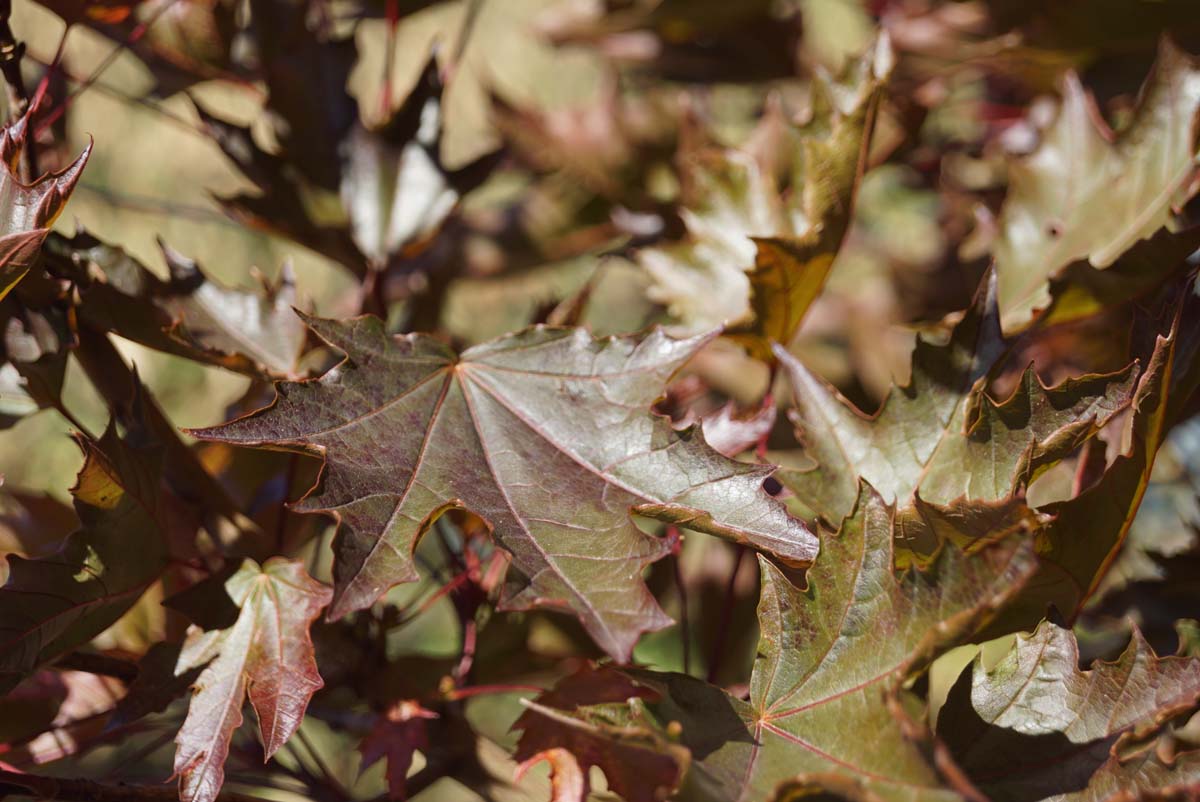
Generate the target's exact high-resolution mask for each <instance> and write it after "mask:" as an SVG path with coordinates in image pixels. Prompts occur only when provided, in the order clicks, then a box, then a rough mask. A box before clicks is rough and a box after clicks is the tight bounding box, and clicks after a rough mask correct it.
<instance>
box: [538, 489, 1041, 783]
mask: <svg viewBox="0 0 1200 802" xmlns="http://www.w3.org/2000/svg"><path fill="white" fill-rule="evenodd" d="M893 519H894V512H893V510H892V509H891V508H889V507H888V505H886V504H884V502H883V501H882V499H881V498H880V497H879V495H878V494H876V493H875V492H874V491H873V490H871V489H870V488H869V487H867V486H865V485H864V487H863V490H862V493H861V495H860V497H859V500H858V504H857V506H856V511H855V513H854V515H853V516H852V517H851V518H848V519H847V520H846V521H845V522H844V524H843V526H842V529H841V531H840V532H839V533H838V534H837V535H836V536H829V537H826V538H823V539H822V542H821V554H820V556H819V557H818V558H817V561H816V562H815V563H814V564H813V566H812V567H811V568H810V569H809V570H808V573H807V587H806V588H805V589H803V590H801V589H799V588H796V587H794V586H793V585H792V584H791V583H790V582H789V581H788V580H787V578H786V577H785V576H784V575H783V574H782V573H781V572H780V571H779V569H777V568H775V567H774V566H772V565H771V563H769V562H767V561H766V560H760V566H761V569H762V576H763V589H762V598H761V601H760V603H759V611H758V612H759V624H760V628H761V640H760V642H759V649H758V657H757V659H756V661H755V666H754V673H753V676H752V679H751V685H750V699H749V701H742V700H740V699H738V698H735V697H732V696H729V695H728V694H726V693H725V692H724V691H722V690H720V689H718V688H715V687H713V686H710V685H707V684H705V683H702V682H700V681H699V680H695V679H692V678H690V677H685V676H682V675H671V674H655V673H652V672H634V673H631V674H629V675H628V676H629V677H630V678H631V679H632V680H633V681H634V682H635V683H636V684H637V685H638V686H640V688H641V690H640V691H639V693H637V694H632V693H631V694H629V695H631V696H632V695H639V696H643V697H645V705H646V707H647V708H648V710H649V711H651V713H652V714H653V716H654V717H655V720H657V721H658V722H661V723H663V724H664V725H665V723H666V722H671V721H674V722H678V724H677V725H676V728H677V731H678V733H679V736H678V737H679V741H680V743H682V744H683V745H684V746H686V747H688V749H689V750H690V752H691V760H692V767H691V769H690V770H689V771H688V773H687V776H686V777H685V779H684V783H683V787H682V790H681V792H680V795H681V798H684V799H689V800H700V799H703V800H759V799H768V798H772V794H773V792H774V791H775V789H776V788H777V787H778V786H780V784H781V783H785V782H786V781H789V780H791V779H793V778H795V777H797V776H798V775H807V776H822V775H833V776H835V777H839V778H843V779H845V780H848V781H851V782H854V783H858V784H861V786H862V787H863V788H864V789H866V791H867V792H870V793H872V794H874V795H875V797H872V798H876V797H877V798H879V799H885V800H893V799H895V800H926V799H946V800H951V799H957V798H958V797H957V796H956V795H955V794H954V793H953V792H951V791H949V790H947V789H945V788H944V787H943V785H942V782H941V779H940V778H939V776H938V775H937V773H936V772H935V771H934V770H933V769H932V768H931V766H930V765H929V764H928V763H927V762H926V760H925V758H924V756H923V755H922V753H921V751H920V750H919V749H918V747H917V746H916V745H915V744H914V743H913V742H912V741H910V740H908V739H907V738H906V737H905V736H904V735H903V734H902V732H901V730H900V727H899V725H898V724H897V723H896V720H895V719H894V717H893V714H892V713H891V712H890V711H889V709H888V706H887V703H886V701H885V694H886V692H888V691H889V690H891V689H893V688H894V687H895V685H896V684H898V683H899V682H900V681H901V680H902V679H903V678H905V677H906V676H907V674H908V673H909V672H910V671H912V670H913V669H914V668H918V667H920V666H922V665H923V664H924V663H925V661H927V660H929V659H931V658H932V657H933V656H935V655H936V654H937V653H938V652H939V651H940V650H942V649H944V648H948V647H949V646H951V645H953V644H954V643H956V642H957V641H959V640H961V639H963V638H966V637H969V636H970V635H971V634H972V633H973V632H974V631H976V630H977V629H978V628H979V627H980V626H981V625H982V624H984V623H985V622H986V621H987V620H988V619H989V618H990V617H991V616H992V615H994V613H995V612H996V610H997V609H999V607H1000V606H1001V605H1003V604H1004V603H1005V602H1006V600H1007V599H1009V598H1011V596H1012V595H1013V594H1015V593H1016V592H1017V591H1018V590H1019V589H1020V587H1021V586H1022V584H1023V583H1024V582H1025V581H1026V580H1027V579H1028V578H1029V577H1030V576H1031V575H1032V574H1033V571H1034V567H1035V560H1034V556H1033V549H1032V544H1031V543H1030V542H1029V541H1028V540H1027V539H1020V538H1010V539H1008V540H1006V541H1005V542H1003V543H1000V544H997V545H993V546H991V547H989V548H985V549H982V550H980V551H979V552H977V553H976V554H974V555H972V556H970V557H968V556H966V555H964V554H963V553H962V552H960V551H958V550H957V549H955V548H954V547H946V548H945V549H943V551H942V552H941V553H940V554H939V556H938V558H937V560H936V561H935V562H934V564H933V565H932V567H931V569H930V570H929V571H928V572H918V571H914V570H910V571H906V572H903V573H901V574H899V575H897V574H896V573H895V572H894V570H893V562H892V561H893V537H892V527H893ZM559 693H560V695H562V697H563V698H567V699H569V698H571V697H570V695H569V693H567V692H565V691H560V692H559ZM569 712H570V710H569V708H567V710H566V711H564V715H566V714H567V713H569ZM590 712H591V711H588V713H589V714H590ZM529 715H532V714H529ZM575 715H576V716H578V715H580V714H579V713H575ZM610 782H611V780H610Z"/></svg>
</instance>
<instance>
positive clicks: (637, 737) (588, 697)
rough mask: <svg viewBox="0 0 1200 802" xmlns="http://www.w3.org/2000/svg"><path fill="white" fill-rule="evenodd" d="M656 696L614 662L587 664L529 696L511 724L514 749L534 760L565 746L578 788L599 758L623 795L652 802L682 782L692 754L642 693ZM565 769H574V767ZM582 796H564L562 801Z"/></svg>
mask: <svg viewBox="0 0 1200 802" xmlns="http://www.w3.org/2000/svg"><path fill="white" fill-rule="evenodd" d="M657 698H658V694H657V693H655V692H654V691H652V690H651V689H649V688H647V687H646V686H645V685H644V684H642V683H639V682H638V681H637V680H636V679H635V678H632V677H629V676H626V675H625V674H623V673H621V672H620V671H617V670H615V669H613V668H610V667H606V668H600V669H590V668H585V669H582V670H580V671H578V672H576V673H575V674H573V675H572V676H571V677H568V678H567V679H566V680H564V681H563V683H562V684H561V685H560V686H559V687H558V688H555V689H554V690H551V691H548V692H546V693H544V694H542V695H541V696H539V697H538V699H537V701H536V702H530V703H527V705H528V707H529V710H527V711H526V712H525V713H524V714H522V716H521V717H520V718H519V719H517V722H516V723H515V724H514V725H513V728H514V729H520V730H522V731H523V732H522V734H521V740H520V743H518V745H517V752H516V757H517V759H518V760H522V761H534V760H537V759H538V758H539V756H542V755H552V754H553V753H555V750H563V751H565V752H567V753H568V754H569V755H571V756H572V757H573V758H574V761H575V762H576V764H577V765H578V767H579V768H580V769H581V772H580V773H581V774H582V775H583V777H582V779H583V783H582V787H581V788H580V790H581V791H585V790H586V788H587V773H588V771H589V770H590V769H591V768H592V767H593V766H597V767H599V768H600V769H601V770H602V771H603V772H604V775H605V777H606V778H607V780H608V786H609V788H611V789H612V790H613V791H615V792H616V793H618V794H620V795H621V798H622V799H624V800H625V801H626V802H655V800H658V799H662V798H664V797H665V796H667V795H669V794H671V793H673V792H674V791H675V790H676V789H677V788H678V787H679V782H680V780H681V779H682V778H683V775H684V772H685V771H686V770H687V766H688V762H689V759H690V756H689V753H688V750H687V749H685V748H684V747H682V746H680V745H678V744H677V743H674V742H673V741H672V739H671V738H670V737H669V736H666V735H664V734H663V733H662V732H661V727H660V726H659V725H660V722H658V721H656V720H655V719H654V718H653V717H652V716H650V714H649V713H648V711H646V709H645V705H644V700H646V699H651V700H654V699H657ZM564 724H565V726H564ZM546 759H550V758H549V757H548V758H546ZM559 771H560V770H559V769H556V774H557V773H559ZM561 771H562V773H564V774H569V773H570V771H569V768H568V769H564V770H561ZM584 798H585V797H584V795H583V794H580V795H576V796H574V797H564V802H568V801H569V802H577V800H582V799H584ZM555 802H557V799H556V800H555Z"/></svg>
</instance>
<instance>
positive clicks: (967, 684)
mask: <svg viewBox="0 0 1200 802" xmlns="http://www.w3.org/2000/svg"><path fill="white" fill-rule="evenodd" d="M1198 702H1200V660H1198V659H1196V658H1193V657H1162V658H1160V657H1158V656H1157V655H1155V654H1154V651H1153V650H1152V649H1151V648H1150V646H1149V644H1147V643H1146V641H1145V640H1144V639H1143V638H1142V636H1141V633H1140V632H1138V631H1137V630H1136V629H1134V633H1133V639H1132V640H1131V641H1130V643H1129V646H1128V647H1127V648H1126V649H1125V651H1124V653H1123V654H1122V655H1121V656H1120V658H1118V659H1117V660H1116V661H1115V662H1113V663H1096V664H1095V665H1094V666H1093V667H1092V668H1091V669H1090V670H1086V671H1081V670H1080V669H1079V648H1078V646H1077V644H1076V642H1075V636H1074V635H1073V634H1072V633H1071V631H1070V630H1067V629H1062V628H1060V627H1057V626H1055V625H1053V624H1050V623H1048V622H1043V623H1042V624H1041V625H1039V626H1038V628H1037V631H1036V632H1034V633H1033V634H1031V635H1024V634H1022V635H1018V636H1017V640H1016V644H1015V645H1014V646H1013V648H1012V649H1011V650H1010V651H1009V652H1008V653H1007V654H1006V655H1005V656H1004V657H1003V658H1002V659H1001V660H1000V661H999V662H998V663H996V664H995V665H992V666H986V665H985V664H984V662H983V659H982V657H981V658H978V659H976V661H975V663H974V665H973V667H972V669H971V671H970V672H967V673H964V675H963V677H962V679H960V680H959V682H958V683H957V684H956V685H955V687H954V689H953V690H952V691H951V694H950V698H949V699H948V701H947V704H946V706H945V707H944V708H943V709H942V711H941V713H940V715H939V717H938V728H939V730H940V731H942V732H943V733H944V734H945V736H946V738H947V739H948V740H949V741H950V742H951V743H953V744H956V745H957V754H956V758H957V759H958V761H959V763H960V765H961V766H962V768H963V769H964V770H966V771H967V772H968V773H969V774H970V775H971V776H972V777H974V778H975V779H976V781H977V782H978V783H979V785H980V786H981V788H982V790H984V791H985V792H986V793H987V794H988V795H989V797H990V798H992V799H997V800H1007V799H1041V798H1044V797H1049V796H1052V795H1054V794H1056V793H1065V792H1068V791H1073V790H1079V789H1081V788H1083V787H1084V786H1086V785H1088V784H1089V782H1093V781H1094V780H1092V775H1093V774H1095V773H1096V772H1097V771H1100V772H1101V776H1103V769H1101V768H1100V767H1101V765H1102V764H1104V763H1105V762H1107V761H1108V760H1109V754H1110V752H1111V753H1112V754H1113V755H1115V754H1116V753H1117V750H1118V749H1119V748H1120V747H1119V744H1118V743H1117V741H1118V739H1143V738H1145V737H1146V736H1147V735H1149V734H1151V733H1153V732H1154V731H1155V729H1157V728H1158V727H1160V726H1162V725H1163V723H1164V722H1166V721H1168V720H1170V719H1171V718H1172V717H1174V716H1177V715H1179V714H1180V713H1186V712H1188V711H1190V710H1191V709H1193V708H1194V707H1195V705H1196V704H1197V703H1198Z"/></svg>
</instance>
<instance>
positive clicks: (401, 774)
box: [358, 699, 437, 799]
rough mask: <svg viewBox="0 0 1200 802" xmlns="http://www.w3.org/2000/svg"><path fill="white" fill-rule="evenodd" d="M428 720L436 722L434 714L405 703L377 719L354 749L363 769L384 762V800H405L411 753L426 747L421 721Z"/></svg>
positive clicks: (411, 759)
mask: <svg viewBox="0 0 1200 802" xmlns="http://www.w3.org/2000/svg"><path fill="white" fill-rule="evenodd" d="M431 718H437V713H434V712H432V711H429V710H426V709H425V708H423V707H421V705H420V704H419V703H418V702H415V701H412V700H411V699H405V700H403V701H400V702H397V703H396V704H394V705H392V707H390V708H389V709H388V711H387V712H386V713H384V714H383V715H381V716H380V717H379V718H378V719H377V720H376V722H375V726H374V727H372V728H371V731H370V732H369V733H367V736H366V737H365V738H363V740H362V743H360V744H359V745H358V751H359V752H361V753H362V768H363V769H366V768H367V767H368V766H371V765H373V764H375V763H378V762H379V761H380V760H386V761H387V786H388V799H407V798H408V792H407V790H406V788H405V786H406V784H407V783H406V780H407V779H408V770H409V769H410V768H411V767H412V762H413V753H415V752H417V751H420V750H424V749H425V748H426V747H427V746H428V744H429V736H428V735H427V734H426V732H425V721H426V719H431Z"/></svg>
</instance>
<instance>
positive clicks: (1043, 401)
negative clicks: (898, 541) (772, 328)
mask: <svg viewBox="0 0 1200 802" xmlns="http://www.w3.org/2000/svg"><path fill="white" fill-rule="evenodd" d="M1003 348H1004V343H1003V341H1002V340H1001V338H1000V322H999V316H998V312H997V306H996V278H995V275H994V274H989V276H988V277H987V278H985V280H984V284H983V285H982V286H981V288H980V290H979V292H978V293H977V294H976V297H975V302H974V304H973V306H972V307H971V309H969V310H967V312H966V314H965V315H964V317H963V318H962V320H961V321H960V322H959V323H958V324H957V325H956V326H955V327H954V329H953V331H952V333H951V335H950V339H949V341H948V342H946V343H945V344H944V345H934V344H931V343H929V342H927V341H926V340H924V339H922V338H920V337H918V338H917V345H916V348H915V350H914V352H913V359H912V379H911V381H910V383H909V385H908V386H907V387H903V388H893V390H892V391H891V392H890V393H889V394H888V396H887V398H885V399H884V402H883V405H882V406H881V407H880V409H879V411H878V412H877V413H876V414H875V415H874V416H871V417H868V416H866V415H864V414H863V413H862V412H860V411H859V410H858V409H856V408H855V407H854V406H853V405H852V404H850V403H849V402H848V401H846V400H845V399H844V398H842V397H841V395H840V394H839V393H838V392H837V391H836V390H835V389H833V388H832V387H831V386H830V385H829V384H828V383H827V382H825V381H823V380H822V379H820V378H819V377H817V376H816V375H815V374H813V373H812V372H811V371H810V370H808V368H806V367H805V366H804V365H803V364H802V363H801V362H800V361H799V360H797V359H796V358H795V357H792V356H791V355H790V354H788V353H787V352H786V351H785V350H784V349H783V348H781V347H778V346H777V347H776V353H777V355H778V357H779V360H780V363H781V365H782V366H783V368H784V370H785V372H786V374H787V376H788V378H789V380H790V381H791V385H792V396H793V398H794V399H795V404H796V407H795V409H794V411H792V412H791V417H792V420H793V422H794V423H795V424H796V426H797V433H798V436H799V437H800V439H801V442H802V444H803V449H804V453H805V455H806V456H808V457H809V458H810V459H811V460H813V461H814V462H815V465H813V466H812V467H810V468H804V469H783V470H781V471H780V472H779V474H778V479H779V480H780V481H781V482H782V483H783V484H784V485H786V486H787V487H789V488H790V489H791V490H793V491H794V492H795V493H796V495H797V496H798V497H799V499H800V500H801V501H802V502H803V503H804V504H806V505H807V506H809V507H810V508H811V509H812V510H813V511H814V512H816V513H817V514H819V515H821V516H822V517H824V518H825V519H826V520H827V521H836V520H839V519H840V517H841V516H842V515H845V514H846V513H847V512H848V511H849V508H850V505H851V504H853V502H854V499H855V494H856V485H857V482H858V478H859V477H860V476H861V477H862V478H864V479H866V480H867V481H868V482H870V483H871V484H872V486H874V487H876V489H877V490H878V491H879V493H880V494H881V495H882V496H883V497H884V498H885V499H886V500H888V501H895V502H896V503H897V504H899V505H900V507H901V509H902V510H903V509H906V508H908V507H909V506H910V505H911V504H912V503H913V501H914V499H915V498H916V497H917V495H918V494H919V496H920V498H921V499H922V500H924V501H925V502H927V503H932V504H939V505H945V504H950V503H951V502H954V501H956V500H961V499H966V500H969V501H978V502H999V501H1001V500H1003V499H1004V498H1006V497H1007V496H1009V495H1011V494H1012V493H1014V492H1015V491H1016V490H1018V489H1019V488H1020V487H1021V486H1023V485H1026V484H1028V482H1030V481H1031V480H1032V479H1033V478H1035V477H1036V476H1037V475H1038V474H1039V473H1040V472H1041V471H1043V470H1045V469H1046V468H1048V467H1050V466H1051V465H1053V464H1054V463H1055V462H1057V461H1059V460H1061V459H1062V458H1063V457H1065V456H1067V455H1069V454H1070V453H1072V452H1073V451H1074V450H1075V449H1076V448H1078V447H1079V446H1080V445H1081V444H1082V443H1083V442H1085V441H1086V440H1087V439H1088V438H1090V437H1091V436H1093V435H1094V434H1095V433H1096V432H1097V431H1099V429H1100V428H1101V427H1102V426H1103V425H1104V424H1105V423H1107V422H1108V420H1109V419H1111V417H1112V416H1113V415H1114V414H1116V413H1117V412H1119V411H1120V410H1122V409H1124V408H1125V407H1126V406H1127V405H1128V404H1129V402H1130V398H1131V396H1132V391H1133V385H1134V381H1135V380H1136V378H1137V370H1136V365H1130V366H1129V367H1127V368H1126V369H1125V370H1123V371H1119V372H1117V373H1114V374H1108V375H1100V376H1084V377H1080V378H1078V379H1070V380H1067V381H1064V382H1063V383H1062V384H1059V385H1057V386H1055V387H1051V388H1047V387H1045V386H1044V385H1043V384H1042V383H1041V382H1040V380H1039V379H1038V378H1037V376H1036V374H1035V373H1034V372H1033V369H1032V368H1030V369H1028V370H1026V371H1025V373H1024V375H1023V377H1022V380H1021V383H1020V384H1019V385H1018V387H1017V389H1016V390H1015V391H1014V392H1013V394H1012V395H1011V396H1010V397H1009V398H1008V399H1006V400H1004V401H1000V402H997V401H994V400H993V399H992V398H990V397H989V396H988V395H987V394H986V393H985V392H984V391H983V386H984V380H985V379H986V377H987V375H988V372H989V370H990V369H991V368H992V366H993V365H994V363H995V362H996V360H997V359H998V358H999V356H1000V355H1001V354H1002V353H1003Z"/></svg>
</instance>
